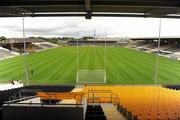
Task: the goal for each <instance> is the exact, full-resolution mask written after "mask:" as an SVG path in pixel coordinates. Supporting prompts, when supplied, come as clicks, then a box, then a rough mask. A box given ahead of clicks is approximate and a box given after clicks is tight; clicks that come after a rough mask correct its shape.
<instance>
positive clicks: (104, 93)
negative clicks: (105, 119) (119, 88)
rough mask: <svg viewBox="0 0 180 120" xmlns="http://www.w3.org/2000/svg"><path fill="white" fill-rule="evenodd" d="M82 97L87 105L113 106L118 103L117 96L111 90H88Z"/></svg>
mask: <svg viewBox="0 0 180 120" xmlns="http://www.w3.org/2000/svg"><path fill="white" fill-rule="evenodd" d="M84 97H86V98H87V100H88V103H113V104H114V105H117V104H119V103H120V100H119V97H118V95H117V94H115V93H113V92H112V91H111V90H89V91H88V92H87V93H85V94H84ZM97 100H98V101H97Z"/></svg>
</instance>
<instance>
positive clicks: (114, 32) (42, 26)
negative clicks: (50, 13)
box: [0, 17, 180, 37]
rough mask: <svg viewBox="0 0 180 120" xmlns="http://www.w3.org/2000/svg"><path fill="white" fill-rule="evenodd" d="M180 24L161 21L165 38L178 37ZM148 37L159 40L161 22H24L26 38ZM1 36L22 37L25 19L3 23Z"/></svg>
mask: <svg viewBox="0 0 180 120" xmlns="http://www.w3.org/2000/svg"><path fill="white" fill-rule="evenodd" d="M179 28H180V21H179V20H176V19H173V20H172V19H163V20H162V33H161V35H162V36H179V35H180V31H179ZM94 29H95V30H96V37H105V33H107V36H109V37H111V36H119V37H126V36H129V37H145V36H146V37H149V36H158V34H159V19H155V18H104V17H102V18H96V17H93V18H92V20H86V19H84V18H80V17H67V18H63V17H61V18H58V17H54V18H53V17H52V18H51V17H50V18H46V17H43V18H25V33H26V36H44V37H52V36H54V37H62V36H72V37H74V36H78V37H83V36H93V35H94V33H93V32H94ZM0 36H6V37H22V18H5V19H0Z"/></svg>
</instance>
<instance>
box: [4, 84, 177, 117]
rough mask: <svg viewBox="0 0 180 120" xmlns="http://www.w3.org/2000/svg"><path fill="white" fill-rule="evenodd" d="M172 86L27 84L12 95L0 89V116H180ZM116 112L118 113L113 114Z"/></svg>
mask: <svg viewBox="0 0 180 120" xmlns="http://www.w3.org/2000/svg"><path fill="white" fill-rule="evenodd" d="M166 87H167V88H166ZM177 87H178V86H174V88H177ZM170 88H173V87H172V86H171V87H169V86H140V85H139V86H121V85H76V86H73V85H71V86H25V87H22V88H18V89H13V90H12V91H9V93H12V94H11V95H9V96H8V95H6V96H5V95H2V93H3V92H4V91H1V98H4V99H1V101H3V102H2V106H1V108H2V109H1V118H2V119H3V120H32V119H35V120H36V119H44V120H50V119H51V120H59V119H62V120H109V119H110V118H111V119H115V118H113V117H116V118H117V116H118V115H119V116H121V118H124V119H128V120H145V119H149V120H154V119H156V120H165V119H180V118H179V114H180V109H179V108H180V106H179V105H180V102H179V99H180V91H178V90H177V89H174V90H173V89H170ZM6 93H7V92H5V94H6ZM17 93H18V94H17ZM15 95H16V97H14V96H15ZM18 95H19V97H18ZM11 96H13V97H11ZM5 97H6V99H5ZM8 98H14V99H8ZM110 106H111V107H110ZM112 106H113V107H112ZM109 110H110V111H114V112H110V111H109ZM32 113H33V116H32ZM115 113H117V114H116V115H114V114H115ZM119 118H120V117H119ZM120 120H121V119H120Z"/></svg>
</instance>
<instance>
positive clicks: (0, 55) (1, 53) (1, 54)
mask: <svg viewBox="0 0 180 120" xmlns="http://www.w3.org/2000/svg"><path fill="white" fill-rule="evenodd" d="M12 56H15V54H13V53H12V52H10V51H9V50H7V49H5V48H2V47H0V59H5V58H8V57H12Z"/></svg>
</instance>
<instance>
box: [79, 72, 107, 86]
mask: <svg viewBox="0 0 180 120" xmlns="http://www.w3.org/2000/svg"><path fill="white" fill-rule="evenodd" d="M76 83H78V84H93V83H106V71H105V70H78V71H77V76H76Z"/></svg>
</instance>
